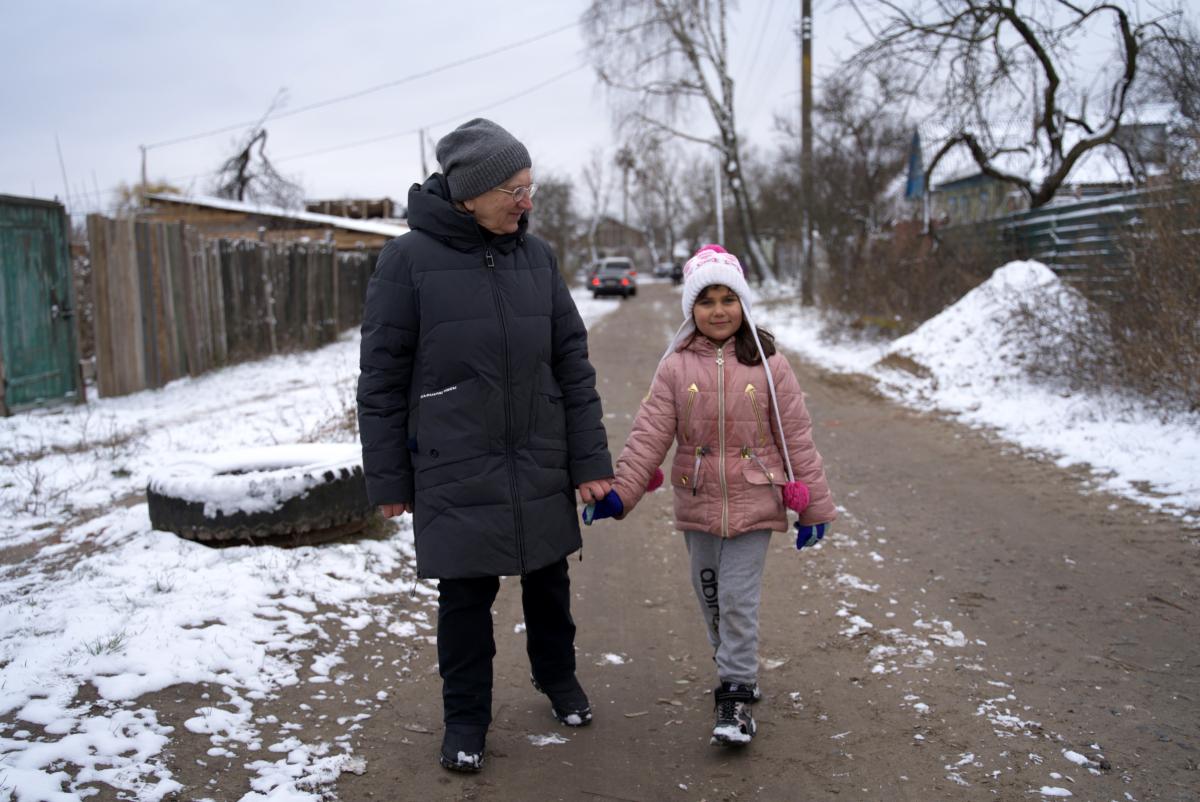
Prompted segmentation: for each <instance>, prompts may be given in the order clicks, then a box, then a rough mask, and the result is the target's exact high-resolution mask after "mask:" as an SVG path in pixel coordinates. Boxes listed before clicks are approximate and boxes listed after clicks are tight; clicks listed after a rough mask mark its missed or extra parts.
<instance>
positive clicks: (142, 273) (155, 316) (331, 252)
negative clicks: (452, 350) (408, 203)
mask: <svg viewBox="0 0 1200 802" xmlns="http://www.w3.org/2000/svg"><path fill="white" fill-rule="evenodd" d="M88 238H89V240H90V245H91V263H92V286H93V292H94V304H95V355H96V384H97V389H98V391H99V394H100V395H101V396H113V395H124V394H127V393H133V392H137V391H139V390H143V389H147V388H154V387H162V386H163V385H165V384H167V383H168V382H170V381H172V380H174V379H178V378H181V377H183V376H196V375H198V374H201V373H204V372H205V371H208V370H212V369H213V368H218V367H222V366H224V365H229V364H233V363H236V362H241V361H246V360H250V359H256V358H259V357H262V356H266V355H269V354H274V353H280V352H287V351H295V350H300V349H309V348H315V347H317V346H320V345H323V344H325V343H329V342H332V341H333V340H334V339H336V338H337V336H338V333H339V332H341V331H344V330H345V329H347V328H350V327H352V326H355V325H357V324H358V323H359V322H360V321H361V317H362V304H363V297H364V293H365V290H366V283H367V279H368V278H369V276H370V273H371V271H372V270H373V269H374V263H375V255H374V254H373V253H371V252H367V251H361V252H357V251H351V252H340V253H339V252H338V251H336V250H335V248H334V245H333V243H330V242H291V243H266V242H258V241H254V240H244V239H239V240H229V239H205V238H204V237H202V236H200V234H199V233H198V232H197V231H196V229H194V228H192V227H190V226H185V225H182V224H180V223H162V222H151V221H143V220H137V219H134V218H124V219H118V220H112V219H109V218H105V217H103V216H100V215H91V216H89V217H88Z"/></svg>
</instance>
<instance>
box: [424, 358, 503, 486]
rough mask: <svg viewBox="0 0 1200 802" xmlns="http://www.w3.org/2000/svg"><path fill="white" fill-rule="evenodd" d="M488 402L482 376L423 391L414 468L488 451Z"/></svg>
mask: <svg viewBox="0 0 1200 802" xmlns="http://www.w3.org/2000/svg"><path fill="white" fill-rule="evenodd" d="M485 403H486V399H485V398H484V392H483V384H482V382H481V381H480V380H479V379H478V378H471V379H465V380H464V381H460V382H455V383H454V384H450V385H446V386H444V387H437V388H433V389H430V390H427V391H425V392H422V393H421V395H420V398H419V399H418V405H417V409H416V418H417V422H416V433H417V436H416V442H415V443H414V444H413V445H415V446H416V449H415V450H414V453H413V467H415V468H416V469H417V470H418V471H421V470H426V469H429V468H434V467H437V466H440V465H449V464H450V463H453V462H459V461H461V460H464V459H470V458H471V457H478V456H480V455H482V454H484V453H486V452H487V450H488V423H487V410H486V409H485V407H484V404H485Z"/></svg>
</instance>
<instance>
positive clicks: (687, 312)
mask: <svg viewBox="0 0 1200 802" xmlns="http://www.w3.org/2000/svg"><path fill="white" fill-rule="evenodd" d="M714 284H721V285H723V286H726V287H728V288H729V289H731V290H733V292H734V294H736V295H737V297H738V300H739V301H740V302H741V304H742V317H743V318H745V320H746V323H747V324H749V326H750V333H751V335H752V336H753V337H754V344H755V345H756V346H758V356H759V359H761V360H762V365H763V372H764V373H766V374H767V390H768V392H769V393H770V394H771V409H772V410H774V412H775V424H776V427H777V428H776V431H779V432H782V431H783V420H782V419H781V418H780V416H779V404H778V402H777V400H776V397H775V379H774V378H772V376H771V370H770V368H769V367H768V366H767V358H766V356H764V355H763V347H762V342H761V341H760V340H759V339H758V327H757V326H755V324H754V308H753V307H754V303H755V302H756V301H757V300H758V297H757V295H756V294H755V293H754V290H752V289H750V285H749V284H748V283H747V282H746V273H745V271H744V270H743V269H742V263H741V262H739V261H738V258H737V257H736V256H734V255H733V254H731V253H729V252H728V251H726V250H725V249H724V248H722V247H721V246H720V245H705V246H703V247H701V248H700V250H698V251H696V253H695V254H694V255H693V256H692V258H691V259H688V260H687V262H686V263H685V264H684V266H683V298H682V302H681V306H682V308H683V324H682V325H681V326H680V327H679V330H678V331H676V332H675V336H674V337H673V338H672V339H671V344H670V345H669V346H667V350H666V352H665V353H664V354H663V356H662V358H663V359H666V358H667V357H668V356H670V355H671V354H673V353H675V352H676V351H678V350H679V349H680V348H682V347H683V346H684V344H686V343H687V342H688V341H689V340H690V339H691V338H692V335H693V334H695V332H696V318H695V316H694V315H693V314H692V309H693V307H695V305H696V299H697V298H699V297H700V293H702V292H704V289H705V288H706V287H711V286H712V285H714ZM660 362H661V360H660ZM779 447H780V451H781V452H782V453H783V464H784V467H785V468H786V470H787V484H785V485H784V487H783V502H784V504H785V505H786V506H787V507H788V508H789V509H792V510H795V511H796V512H797V513H799V512H802V511H803V510H804V508H805V507H807V506H808V497H809V493H808V486H807V485H805V484H804V483H803V482H799V481H796V477H795V474H793V473H792V460H791V457H790V456H789V455H788V449H787V443H785V442H784V441H783V439H782V438H780V440H779Z"/></svg>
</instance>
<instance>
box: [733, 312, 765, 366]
mask: <svg viewBox="0 0 1200 802" xmlns="http://www.w3.org/2000/svg"><path fill="white" fill-rule="evenodd" d="M756 328H757V329H758V339H759V341H760V342H761V343H762V349H763V352H762V356H763V357H769V356H772V355H773V354H774V353H775V335H774V334H772V333H771V332H769V331H767V330H766V329H764V328H763V327H762V326H758V327H756ZM733 352H734V353H735V354H737V360H738V362H741V363H742V364H743V365H757V364H760V363H761V362H762V357H759V355H758V346H757V345H755V344H754V335H753V334H751V333H750V321H748V320H746V318H745V316H743V317H742V325H741V326H740V327H738V330H737V333H736V334H734V335H733Z"/></svg>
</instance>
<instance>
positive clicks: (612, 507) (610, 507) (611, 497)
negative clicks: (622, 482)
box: [583, 490, 625, 526]
mask: <svg viewBox="0 0 1200 802" xmlns="http://www.w3.org/2000/svg"><path fill="white" fill-rule="evenodd" d="M623 512H625V505H624V504H622V503H621V497H620V496H618V495H617V491H615V490H610V491H608V494H607V495H606V496H605V497H604V498H602V499H600V500H599V501H597V502H596V503H595V504H589V505H587V506H586V507H584V508H583V522H584V524H586V525H587V526H591V525H592V521H595V520H598V519H600V518H616V517H617V516H619V515H620V514H621V513H623Z"/></svg>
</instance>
